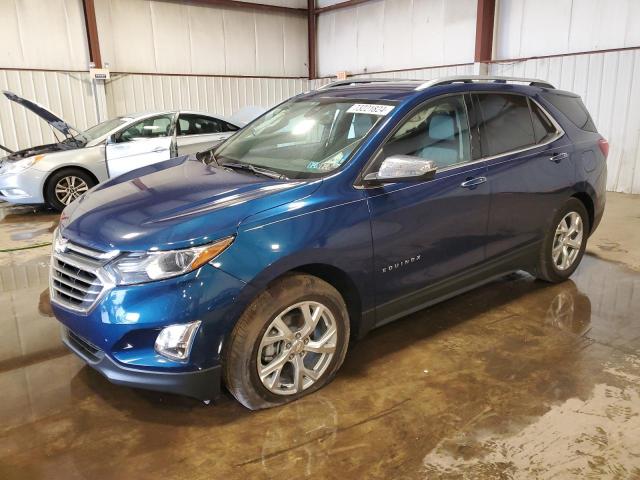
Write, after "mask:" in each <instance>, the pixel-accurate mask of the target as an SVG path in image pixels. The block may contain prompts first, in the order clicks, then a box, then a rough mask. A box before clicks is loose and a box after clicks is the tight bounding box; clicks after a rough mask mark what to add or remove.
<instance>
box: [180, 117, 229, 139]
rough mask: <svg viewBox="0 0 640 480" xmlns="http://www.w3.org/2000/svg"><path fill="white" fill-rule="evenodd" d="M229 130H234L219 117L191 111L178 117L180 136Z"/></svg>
mask: <svg viewBox="0 0 640 480" xmlns="http://www.w3.org/2000/svg"><path fill="white" fill-rule="evenodd" d="M228 131H232V130H230V129H229V124H228V123H227V122H223V121H222V120H218V119H217V118H213V117H205V116H202V115H194V114H190V113H186V114H182V115H180V117H178V133H177V134H178V136H184V135H205V134H211V133H223V132H228Z"/></svg>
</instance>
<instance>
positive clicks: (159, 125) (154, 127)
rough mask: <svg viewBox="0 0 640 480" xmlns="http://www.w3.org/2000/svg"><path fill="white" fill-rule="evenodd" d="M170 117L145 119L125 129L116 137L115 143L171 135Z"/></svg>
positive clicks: (160, 116) (161, 116)
mask: <svg viewBox="0 0 640 480" xmlns="http://www.w3.org/2000/svg"><path fill="white" fill-rule="evenodd" d="M172 117H173V116H172V115H159V116H157V117H150V118H145V119H144V120H140V121H139V122H136V123H134V124H133V125H131V126H129V127H127V128H125V129H124V130H122V131H121V132H120V133H119V134H117V135H116V142H117V143H123V142H130V141H131V140H142V139H146V138H157V137H166V136H168V135H169V134H170V133H171V121H172Z"/></svg>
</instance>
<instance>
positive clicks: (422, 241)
mask: <svg viewBox="0 0 640 480" xmlns="http://www.w3.org/2000/svg"><path fill="white" fill-rule="evenodd" d="M390 155H411V156H417V157H420V158H422V159H425V160H432V161H434V162H435V163H436V164H437V166H438V171H437V173H436V175H435V178H434V179H433V180H429V181H425V182H419V183H413V182H398V183H394V184H387V185H384V186H380V187H374V188H368V189H367V195H368V202H369V209H370V212H371V229H372V236H373V245H374V267H375V285H376V303H377V305H378V307H377V315H376V317H377V322H378V323H384V322H386V321H389V320H392V319H393V318H395V317H396V316H399V315H401V314H405V313H408V311H411V310H416V309H418V308H420V307H421V306H423V305H425V304H427V303H429V301H430V300H431V299H432V298H433V295H436V296H442V292H443V288H444V290H445V291H446V285H447V284H450V283H451V280H452V279H455V278H460V277H462V276H463V275H462V274H463V272H464V271H465V270H468V269H470V268H471V267H473V266H475V265H478V264H480V263H481V262H482V261H483V260H484V258H485V252H484V250H485V244H486V229H487V219H488V212H489V188H488V183H487V178H486V175H487V169H486V164H485V163H484V162H483V161H474V160H473V155H472V151H471V146H470V137H469V122H468V118H467V109H466V106H465V102H464V97H463V96H462V95H453V96H447V97H442V98H440V99H436V100H432V101H430V102H427V103H426V104H424V105H423V106H421V107H419V109H417V110H416V111H414V113H412V114H410V115H409V119H408V120H406V121H404V123H402V124H401V125H400V127H399V129H397V131H396V132H395V134H394V135H393V136H392V137H391V138H390V139H389V141H388V142H387V143H386V144H385V145H384V146H383V148H382V151H381V152H380V154H379V155H378V157H377V158H376V162H374V165H373V166H372V167H371V168H369V169H368V171H369V172H375V171H376V170H377V168H378V167H379V165H380V164H381V163H382V161H383V160H384V158H386V157H388V156H390ZM460 281H461V282H462V281H463V280H462V279H461V280H460ZM454 283H455V282H454ZM452 285H453V284H452ZM452 288H456V287H455V285H453V286H452Z"/></svg>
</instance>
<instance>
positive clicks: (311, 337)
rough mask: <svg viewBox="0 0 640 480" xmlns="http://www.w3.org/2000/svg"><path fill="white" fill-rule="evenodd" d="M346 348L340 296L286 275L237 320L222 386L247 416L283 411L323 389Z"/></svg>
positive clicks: (314, 281)
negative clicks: (280, 407)
mask: <svg viewBox="0 0 640 480" xmlns="http://www.w3.org/2000/svg"><path fill="white" fill-rule="evenodd" d="M314 321H315V323H314ZM348 342H349V316H348V313H347V307H346V305H345V302H344V300H343V298H342V296H341V295H340V293H339V292H338V291H337V290H336V289H335V288H333V287H332V286H331V285H329V284H328V283H327V282H325V281H323V280H321V279H319V278H317V277H314V276H311V275H305V274H297V273H296V274H289V275H286V276H284V277H282V278H280V279H278V280H276V281H275V282H274V283H273V284H272V285H271V286H270V287H269V288H268V289H267V290H265V291H264V292H262V293H261V294H260V295H259V296H258V298H256V299H255V300H254V301H253V302H252V303H251V305H249V307H248V308H247V309H246V310H245V312H244V313H243V314H242V316H241V317H240V319H239V320H238V322H237V324H236V326H235V327H234V329H233V331H232V332H231V335H230V337H229V340H228V342H227V345H226V347H225V353H224V356H223V376H224V381H225V384H226V386H227V388H228V390H229V391H230V392H231V394H232V395H233V396H234V397H235V398H236V399H237V400H238V401H239V402H240V403H242V404H243V405H244V406H245V407H247V408H249V409H251V410H258V409H262V408H269V407H274V406H278V405H282V404H285V403H288V402H291V401H293V400H296V399H298V398H300V397H302V396H304V395H307V394H309V393H311V392H314V391H316V390H318V389H320V388H322V387H323V386H325V385H326V384H328V383H329V382H330V381H331V380H332V379H333V378H334V377H335V375H336V372H337V371H338V369H339V368H340V366H341V365H342V362H343V361H344V357H345V355H346V353H347V346H348ZM312 350H314V351H312Z"/></svg>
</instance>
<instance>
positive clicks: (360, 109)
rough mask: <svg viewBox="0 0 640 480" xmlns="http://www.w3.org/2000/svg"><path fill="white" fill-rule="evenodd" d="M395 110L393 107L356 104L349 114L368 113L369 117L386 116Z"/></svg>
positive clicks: (348, 111)
mask: <svg viewBox="0 0 640 480" xmlns="http://www.w3.org/2000/svg"><path fill="white" fill-rule="evenodd" d="M391 110H393V105H377V104H374V103H356V104H355V105H353V106H352V107H351V108H349V110H347V113H367V114H369V115H386V114H387V113H389V112H390V111H391Z"/></svg>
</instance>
